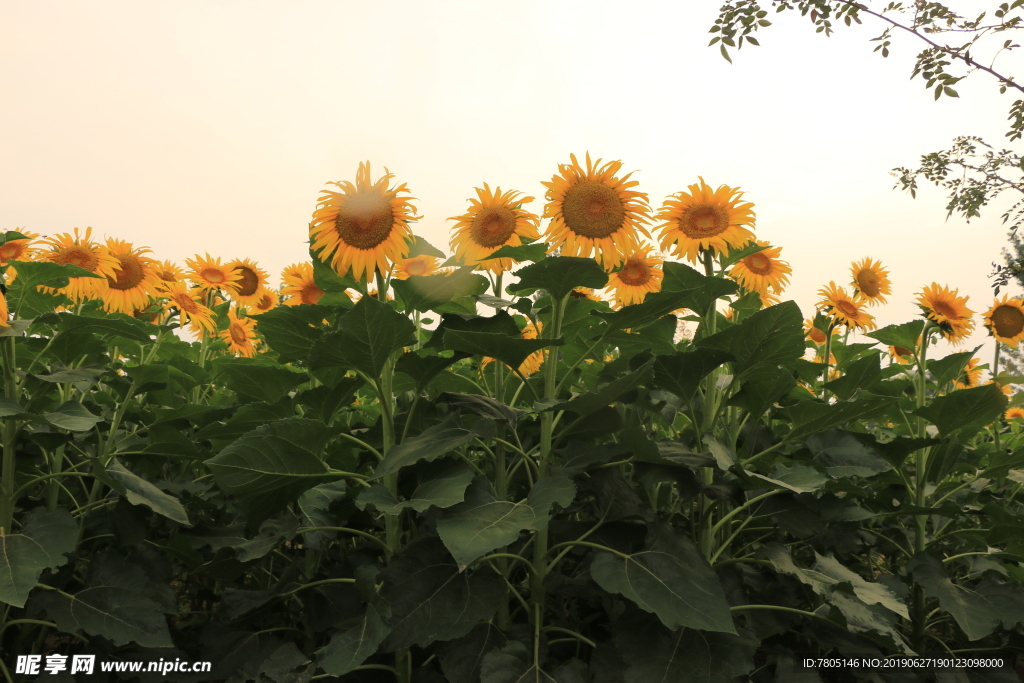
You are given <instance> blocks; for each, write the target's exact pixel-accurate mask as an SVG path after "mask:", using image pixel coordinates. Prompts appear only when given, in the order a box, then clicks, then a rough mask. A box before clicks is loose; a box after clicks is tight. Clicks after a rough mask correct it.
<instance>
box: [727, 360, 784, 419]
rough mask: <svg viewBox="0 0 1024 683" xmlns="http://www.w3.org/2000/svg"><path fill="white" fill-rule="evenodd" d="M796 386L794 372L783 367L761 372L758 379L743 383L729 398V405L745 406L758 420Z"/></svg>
mask: <svg viewBox="0 0 1024 683" xmlns="http://www.w3.org/2000/svg"><path fill="white" fill-rule="evenodd" d="M795 386H796V379H795V378H794V377H793V373H792V372H789V371H787V370H783V369H782V368H775V369H774V370H772V371H770V372H767V371H766V372H764V373H760V372H759V373H758V376H757V379H756V380H752V381H747V382H744V383H743V386H742V387H741V388H740V390H739V391H738V392H736V393H735V394H733V396H732V398H730V399H729V405H736V406H739V407H741V408H743V409H744V410H746V411H747V412H748V413H750V417H751V420H754V421H756V420H757V419H759V418H760V417H761V416H762V415H764V414H765V412H766V411H767V410H768V409H769V408H771V407H772V406H773V405H774V404H775V402H776V401H778V400H780V399H781V398H782V397H783V396H785V395H786V394H788V393H789V392H790V391H791V390H792V389H793V388H794V387H795Z"/></svg>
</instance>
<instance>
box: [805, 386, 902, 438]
mask: <svg viewBox="0 0 1024 683" xmlns="http://www.w3.org/2000/svg"><path fill="white" fill-rule="evenodd" d="M894 402H895V399H892V398H888V397H886V398H882V397H880V396H872V397H871V398H864V399H861V400H858V401H844V402H841V403H832V404H825V403H816V402H814V401H803V402H800V403H797V404H794V405H792V406H790V407H789V408H787V409H786V411H787V412H788V413H789V416H790V419H792V420H793V428H792V429H791V430H790V432H789V434H787V435H786V441H800V440H802V439H806V438H807V437H808V436H810V435H811V434H814V433H816V432H823V431H825V430H826V429H829V428H831V427H838V426H839V425H841V424H843V423H844V422H850V421H851V420H863V419H865V418H867V417H870V416H873V415H879V414H881V413H883V412H885V411H886V410H888V408H889V406H891V405H892V404H893V403H894Z"/></svg>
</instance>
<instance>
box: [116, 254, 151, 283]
mask: <svg viewBox="0 0 1024 683" xmlns="http://www.w3.org/2000/svg"><path fill="white" fill-rule="evenodd" d="M114 258H116V259H117V262H118V265H117V268H115V269H114V277H113V278H111V277H110V276H107V284H108V285H110V288H111V289H117V290H120V291H125V290H128V289H134V288H135V287H138V286H139V284H140V283H141V282H142V281H143V279H145V277H146V273H145V271H144V270H143V269H142V263H140V262H139V259H137V258H135V257H134V256H132V255H131V254H114Z"/></svg>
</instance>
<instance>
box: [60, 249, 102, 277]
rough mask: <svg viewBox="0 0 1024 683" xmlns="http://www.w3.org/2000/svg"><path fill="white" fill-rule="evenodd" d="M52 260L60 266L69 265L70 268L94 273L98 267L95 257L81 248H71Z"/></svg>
mask: <svg viewBox="0 0 1024 683" xmlns="http://www.w3.org/2000/svg"><path fill="white" fill-rule="evenodd" d="M53 260H54V261H55V262H57V263H59V264H60V265H62V266H66V265H68V264H71V265H72V266H78V267H79V268H85V269H86V270H89V271H92V272H94V273H95V272H96V267H97V266H98V265H99V261H98V260H97V259H96V257H95V256H94V255H93V254H92V253H91V252H89V251H88V250H87V249H83V248H81V247H72V248H71V249H68V250H67V251H65V252H64V253H63V254H58V255H57V256H56V257H55V258H54V259H53Z"/></svg>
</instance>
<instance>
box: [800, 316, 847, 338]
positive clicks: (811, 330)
mask: <svg viewBox="0 0 1024 683" xmlns="http://www.w3.org/2000/svg"><path fill="white" fill-rule="evenodd" d="M837 334H839V330H838V329H836V328H833V329H832V336H835V335H837ZM804 336H805V337H807V338H808V339H810V340H811V341H812V342H814V343H815V344H824V343H825V341H826V337H825V333H824V332H822V331H821V330H819V329H818V328H817V327H815V326H814V318H807V319H806V320H804Z"/></svg>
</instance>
